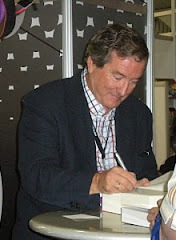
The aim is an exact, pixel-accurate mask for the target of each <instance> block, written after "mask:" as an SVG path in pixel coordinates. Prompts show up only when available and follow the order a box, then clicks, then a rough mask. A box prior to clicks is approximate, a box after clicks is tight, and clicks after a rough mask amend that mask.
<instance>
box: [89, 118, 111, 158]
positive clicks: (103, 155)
mask: <svg viewBox="0 0 176 240" xmlns="http://www.w3.org/2000/svg"><path fill="white" fill-rule="evenodd" d="M111 127H112V119H111V120H110V123H109V126H108V131H107V138H106V141H105V146H104V148H103V146H102V144H101V141H100V139H99V137H98V134H97V131H96V128H95V126H94V124H93V123H92V129H93V133H94V140H95V142H96V144H97V146H98V149H99V151H100V152H101V156H102V159H105V150H106V146H107V143H108V138H109V134H110V130H111Z"/></svg>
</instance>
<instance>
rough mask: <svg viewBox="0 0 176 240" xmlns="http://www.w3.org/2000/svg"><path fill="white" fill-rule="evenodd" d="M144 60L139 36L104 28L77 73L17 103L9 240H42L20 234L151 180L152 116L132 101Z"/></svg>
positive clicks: (126, 30) (145, 53)
mask: <svg viewBox="0 0 176 240" xmlns="http://www.w3.org/2000/svg"><path fill="white" fill-rule="evenodd" d="M147 60H148V49H147V47H146V44H145V41H144V39H143V38H142V37H141V36H139V34H138V33H136V32H135V31H134V30H132V29H130V28H128V27H125V26H123V25H120V24H114V25H108V26H106V27H104V28H103V29H101V30H100V31H98V33H97V34H95V35H94V36H93V37H92V39H91V40H90V41H89V43H88V45H87V48H86V51H85V57H84V63H85V68H84V70H83V71H82V72H81V73H79V74H77V75H76V76H73V77H72V78H70V79H62V80H57V81H53V82H50V83H48V84H45V85H44V86H41V87H40V88H38V89H36V90H34V91H32V92H31V93H29V94H27V96H25V97H24V99H23V106H24V108H23V113H22V117H21V121H20V126H19V171H20V175H21V186H20V189H19V193H18V199H17V220H16V224H15V227H14V231H13V240H14V239H15V240H22V239H24V236H25V240H28V239H33V240H34V239H37V240H38V239H44V238H43V237H41V236H39V235H37V234H35V233H33V232H32V231H31V230H30V229H29V228H28V227H27V225H28V222H29V220H30V219H31V218H32V217H33V216H35V215H37V214H40V213H43V212H47V211H55V210H59V209H62V210H63V209H67V210H73V211H86V210H89V209H96V208H97V207H98V206H99V202H100V196H99V194H100V193H117V192H128V191H131V190H133V189H134V188H136V187H138V186H139V185H144V186H145V185H148V184H149V180H150V179H153V178H155V177H156V176H157V166H156V162H155V157H154V154H153V151H152V147H151V141H152V115H151V112H150V110H149V109H148V107H147V106H146V105H145V104H144V103H142V102H141V101H140V100H139V99H137V98H136V97H134V96H132V94H131V93H132V91H133V90H134V88H135V87H136V85H137V83H138V81H139V79H140V78H141V76H142V75H143V72H144V70H145V68H146V64H147ZM117 152H118V153H119V154H120V156H121V157H122V159H123V161H124V164H125V166H126V168H127V169H128V171H127V170H124V169H123V168H121V167H119V166H117V162H116V160H117V159H116V157H115V155H116V153H117ZM148 179H149V180H148Z"/></svg>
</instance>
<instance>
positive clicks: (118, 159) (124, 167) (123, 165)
mask: <svg viewBox="0 0 176 240" xmlns="http://www.w3.org/2000/svg"><path fill="white" fill-rule="evenodd" d="M114 158H115V160H116V162H117V165H120V166H121V167H122V168H123V169H124V170H127V168H126V166H125V164H124V162H123V160H122V158H121V157H120V155H119V154H118V152H115V153H114Z"/></svg>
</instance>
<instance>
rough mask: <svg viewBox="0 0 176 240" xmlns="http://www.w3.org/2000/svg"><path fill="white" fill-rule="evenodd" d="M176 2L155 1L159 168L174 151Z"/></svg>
mask: <svg viewBox="0 0 176 240" xmlns="http://www.w3.org/2000/svg"><path fill="white" fill-rule="evenodd" d="M175 5H176V1H175V0H155V1H154V23H155V25H154V36H155V38H154V91H153V95H154V150H155V155H156V159H157V163H158V167H159V166H160V165H161V164H163V163H164V162H165V160H166V158H167V157H168V156H169V155H171V154H172V151H171V148H170V135H171V134H172V130H171V124H172V120H173V115H172V114H173V111H174V109H176V98H175V97H170V96H169V88H170V83H171V82H174V81H175V82H176V67H175V66H176V23H175V21H176V17H175V16H176V6H175Z"/></svg>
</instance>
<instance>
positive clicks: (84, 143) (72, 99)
mask: <svg viewBox="0 0 176 240" xmlns="http://www.w3.org/2000/svg"><path fill="white" fill-rule="evenodd" d="M69 88H70V89H67V90H69V91H68V92H69V93H70V94H69V95H68V96H67V98H68V99H67V101H68V104H67V109H68V111H67V114H68V116H69V119H71V122H70V124H71V126H72V134H73V138H74V139H75V141H76V142H77V144H78V148H81V149H84V150H85V157H84V159H85V161H87V162H89V164H90V166H91V168H93V170H94V171H95V170H96V151H95V143H94V136H93V131H92V120H91V116H90V113H89V109H88V105H87V101H86V98H85V95H84V91H83V88H82V84H81V77H80V75H78V76H77V78H76V77H74V78H73V81H72V82H70V85H69ZM75 92H76V94H75ZM81 149H80V150H81Z"/></svg>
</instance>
